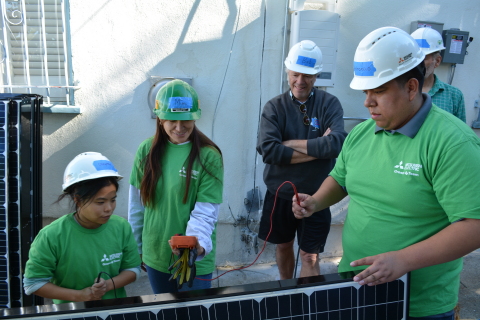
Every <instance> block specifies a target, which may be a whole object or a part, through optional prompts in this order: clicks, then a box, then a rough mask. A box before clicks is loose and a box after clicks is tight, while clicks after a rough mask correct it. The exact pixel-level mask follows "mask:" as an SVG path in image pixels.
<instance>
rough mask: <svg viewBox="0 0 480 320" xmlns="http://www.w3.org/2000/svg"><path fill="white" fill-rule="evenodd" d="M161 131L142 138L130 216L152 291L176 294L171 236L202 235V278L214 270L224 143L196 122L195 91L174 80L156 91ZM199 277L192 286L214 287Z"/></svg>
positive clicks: (199, 270)
mask: <svg viewBox="0 0 480 320" xmlns="http://www.w3.org/2000/svg"><path fill="white" fill-rule="evenodd" d="M153 111H154V113H155V114H156V115H157V117H158V118H157V122H156V127H157V129H156V133H155V135H154V136H153V137H151V138H148V139H147V140H145V141H143V142H142V143H141V144H140V146H139V148H138V151H137V154H136V156H135V161H134V165H133V168H132V173H131V176H130V198H129V211H128V220H129V222H130V224H131V225H132V229H133V233H134V235H135V238H136V240H137V243H138V250H139V252H140V254H141V255H142V260H143V263H144V265H145V267H146V270H147V273H148V278H149V280H150V284H151V286H152V289H153V292H154V293H155V294H158V293H166V292H177V290H178V288H177V284H176V283H175V282H172V281H169V278H170V276H171V274H170V271H169V270H168V267H169V266H170V265H171V264H172V263H173V257H172V249H171V247H170V245H169V243H168V240H170V238H171V237H172V236H174V235H176V234H182V235H187V236H195V237H197V239H198V241H197V245H196V248H197V252H198V257H197V263H196V271H197V275H198V278H201V279H205V280H209V279H211V278H212V273H213V271H214V269H215V247H216V222H217V218H218V210H219V206H220V203H222V193H223V160H222V154H221V152H220V149H219V147H218V146H217V145H216V144H215V143H213V142H212V141H211V140H210V139H209V138H208V137H207V136H205V135H204V134H203V133H202V132H201V131H200V130H199V129H198V128H197V127H196V126H195V120H197V119H200V116H201V110H200V107H199V100H198V96H197V93H196V92H195V90H194V89H193V88H192V87H191V86H190V85H189V84H187V83H185V82H183V81H181V80H173V81H170V82H169V83H167V84H166V85H164V86H163V87H162V88H161V89H160V90H159V91H158V93H157V96H156V107H155V109H154V110H153ZM210 287H211V282H210V281H204V280H199V279H197V278H196V279H195V280H194V282H193V286H192V287H191V288H189V287H187V286H183V288H182V289H181V291H185V290H195V289H204V288H210Z"/></svg>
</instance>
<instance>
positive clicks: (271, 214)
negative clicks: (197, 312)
mask: <svg viewBox="0 0 480 320" xmlns="http://www.w3.org/2000/svg"><path fill="white" fill-rule="evenodd" d="M285 183H290V184H291V185H292V188H293V192H294V193H295V197H296V198H297V203H298V205H300V200H299V199H298V192H297V188H296V187H295V185H294V184H293V183H292V182H290V181H285V182H283V183H282V184H281V185H280V186H279V187H278V188H277V192H275V200H274V201H273V208H272V212H271V213H270V230H269V231H268V235H267V237H266V238H265V241H264V242H263V247H262V250H261V251H260V252H259V253H258V255H257V257H256V258H255V260H253V262H252V263H250V264H249V265H248V266H244V267H240V268H236V269H232V270H228V271H225V272H224V273H222V274H221V275H219V276H218V277H215V278H213V279H202V278H197V277H196V278H195V279H197V280H202V281H213V280H216V279H218V278H220V277H221V276H223V275H224V274H227V273H229V272H232V271H237V270H243V269H247V268H248V267H251V266H252V265H253V264H255V262H257V260H258V258H260V255H261V254H262V252H263V250H265V247H266V246H267V241H268V238H269V237H270V233H272V225H273V222H272V217H273V212H274V211H275V205H276V204H277V197H278V191H279V190H280V188H281V187H282V186H283V185H284V184H285Z"/></svg>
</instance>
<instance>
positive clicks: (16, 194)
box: [7, 97, 27, 308]
mask: <svg viewBox="0 0 480 320" xmlns="http://www.w3.org/2000/svg"><path fill="white" fill-rule="evenodd" d="M24 102H27V101H26V100H24V99H22V98H21V97H17V98H15V99H12V100H11V101H10V103H9V104H8V118H7V119H8V153H7V161H8V162H7V164H8V165H7V167H8V223H9V226H8V242H9V281H10V307H11V308H17V307H21V306H23V303H22V296H23V293H22V291H23V290H22V266H21V243H20V241H21V239H20V230H21V226H20V162H19V155H20V122H19V120H20V108H21V106H22V104H23V103H24Z"/></svg>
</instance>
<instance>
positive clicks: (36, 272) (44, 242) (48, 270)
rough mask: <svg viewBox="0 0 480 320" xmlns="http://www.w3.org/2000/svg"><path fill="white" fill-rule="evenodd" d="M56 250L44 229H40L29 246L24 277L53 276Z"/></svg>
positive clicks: (55, 264) (56, 260)
mask: <svg viewBox="0 0 480 320" xmlns="http://www.w3.org/2000/svg"><path fill="white" fill-rule="evenodd" d="M57 250H58V248H57V247H56V246H55V244H54V243H52V242H51V241H50V239H49V237H48V233H47V232H46V231H45V229H43V230H40V232H39V233H38V235H37V237H36V238H35V240H34V241H33V243H32V245H31V246H30V251H29V253H28V261H27V264H26V266H25V277H26V278H29V279H33V278H50V277H53V275H54V273H55V270H56V266H57V262H58V259H57Z"/></svg>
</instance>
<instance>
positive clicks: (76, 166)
mask: <svg viewBox="0 0 480 320" xmlns="http://www.w3.org/2000/svg"><path fill="white" fill-rule="evenodd" d="M103 177H115V178H117V180H120V179H122V178H123V177H122V176H121V175H119V174H118V171H117V169H115V167H114V165H113V163H112V162H111V161H110V160H108V159H107V157H105V156H103V155H102V154H101V153H98V152H84V153H80V154H79V155H78V156H76V157H75V158H74V159H73V160H72V161H70V163H69V164H68V166H67V168H66V169H65V173H64V175H63V185H62V189H63V191H65V190H66V189H67V188H68V187H70V186H71V185H73V184H75V183H77V182H80V181H85V180H91V179H97V178H103Z"/></svg>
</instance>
